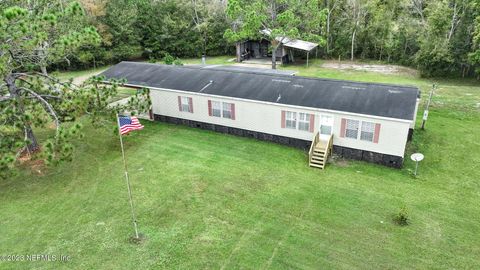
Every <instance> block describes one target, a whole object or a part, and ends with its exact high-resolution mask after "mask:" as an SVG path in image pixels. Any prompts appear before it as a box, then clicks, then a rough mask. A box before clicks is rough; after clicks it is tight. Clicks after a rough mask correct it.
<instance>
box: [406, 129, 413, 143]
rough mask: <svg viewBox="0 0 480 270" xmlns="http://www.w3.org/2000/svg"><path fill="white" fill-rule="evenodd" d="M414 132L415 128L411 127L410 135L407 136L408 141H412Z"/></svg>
mask: <svg viewBox="0 0 480 270" xmlns="http://www.w3.org/2000/svg"><path fill="white" fill-rule="evenodd" d="M413 132H414V129H413V128H410V129H409V130H408V137H407V141H411V140H412V138H413Z"/></svg>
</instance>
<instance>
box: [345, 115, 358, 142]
mask: <svg viewBox="0 0 480 270" xmlns="http://www.w3.org/2000/svg"><path fill="white" fill-rule="evenodd" d="M346 122H347V123H346V127H345V137H347V138H352V139H357V138H358V126H359V124H360V121H358V120H351V119H347V121H346Z"/></svg>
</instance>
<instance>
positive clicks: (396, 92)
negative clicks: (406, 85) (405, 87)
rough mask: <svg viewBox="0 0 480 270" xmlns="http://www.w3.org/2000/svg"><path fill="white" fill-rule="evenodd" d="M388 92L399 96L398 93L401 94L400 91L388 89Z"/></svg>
mask: <svg viewBox="0 0 480 270" xmlns="http://www.w3.org/2000/svg"><path fill="white" fill-rule="evenodd" d="M388 92H389V93H390V94H400V93H402V91H400V90H392V89H388Z"/></svg>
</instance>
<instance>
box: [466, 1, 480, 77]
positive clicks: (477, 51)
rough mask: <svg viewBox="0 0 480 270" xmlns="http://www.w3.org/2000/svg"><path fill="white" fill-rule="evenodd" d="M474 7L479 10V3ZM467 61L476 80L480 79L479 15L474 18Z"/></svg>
mask: <svg viewBox="0 0 480 270" xmlns="http://www.w3.org/2000/svg"><path fill="white" fill-rule="evenodd" d="M476 7H477V8H478V9H480V3H479V5H478V6H476ZM468 59H469V62H470V64H471V65H473V66H474V67H475V73H476V75H477V79H480V15H478V16H477V17H476V18H475V25H474V32H473V44H472V52H471V53H469V55H468Z"/></svg>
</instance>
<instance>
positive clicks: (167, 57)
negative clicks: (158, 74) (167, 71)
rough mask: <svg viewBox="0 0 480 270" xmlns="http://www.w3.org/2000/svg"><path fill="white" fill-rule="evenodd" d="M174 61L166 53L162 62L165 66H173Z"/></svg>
mask: <svg viewBox="0 0 480 270" xmlns="http://www.w3.org/2000/svg"><path fill="white" fill-rule="evenodd" d="M174 61H175V58H174V57H173V56H171V55H170V54H169V53H166V54H165V56H164V57H163V62H165V64H167V65H171V64H173V62H174Z"/></svg>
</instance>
